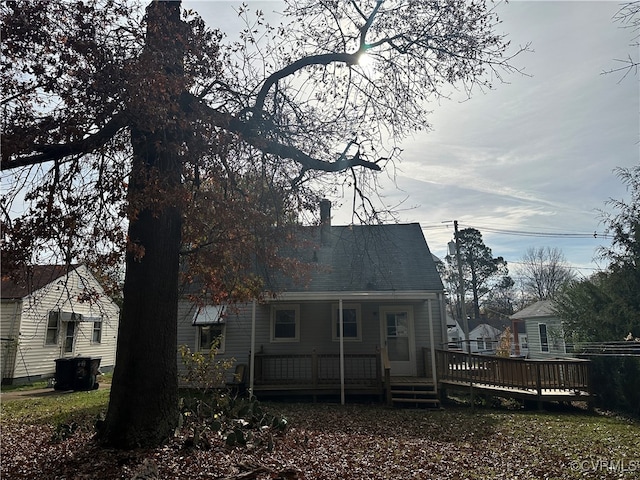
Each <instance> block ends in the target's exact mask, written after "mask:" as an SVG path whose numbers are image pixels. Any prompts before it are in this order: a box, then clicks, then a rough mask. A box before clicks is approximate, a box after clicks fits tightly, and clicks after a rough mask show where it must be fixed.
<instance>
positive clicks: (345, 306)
mask: <svg viewBox="0 0 640 480" xmlns="http://www.w3.org/2000/svg"><path fill="white" fill-rule="evenodd" d="M340 304H342V310H341V309H340ZM345 310H355V311H356V331H357V335H356V336H355V337H344V311H345ZM338 312H341V313H342V329H343V330H342V331H339V332H338V334H336V323H338V322H339V320H340V318H339V314H338ZM340 337H343V338H342V340H344V341H345V342H361V341H362V308H361V307H360V304H359V303H342V300H340V303H332V304H331V340H332V341H334V342H339V341H340Z"/></svg>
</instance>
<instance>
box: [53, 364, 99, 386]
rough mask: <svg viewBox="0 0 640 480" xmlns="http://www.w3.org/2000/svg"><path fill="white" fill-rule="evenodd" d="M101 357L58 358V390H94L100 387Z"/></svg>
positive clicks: (56, 384) (56, 377)
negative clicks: (98, 379) (99, 370)
mask: <svg viewBox="0 0 640 480" xmlns="http://www.w3.org/2000/svg"><path fill="white" fill-rule="evenodd" d="M100 360H102V359H101V358H91V357H74V358H58V359H56V376H55V379H56V383H55V386H54V388H55V389H56V390H94V389H96V388H98V381H97V378H98V369H99V368H100Z"/></svg>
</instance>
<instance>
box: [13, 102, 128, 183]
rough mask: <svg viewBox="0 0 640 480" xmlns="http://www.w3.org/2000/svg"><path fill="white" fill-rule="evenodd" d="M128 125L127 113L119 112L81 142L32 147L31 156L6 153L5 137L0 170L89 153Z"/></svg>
mask: <svg viewBox="0 0 640 480" xmlns="http://www.w3.org/2000/svg"><path fill="white" fill-rule="evenodd" d="M127 124H128V118H127V113H126V111H125V112H121V113H118V114H117V115H115V116H114V117H112V118H111V120H109V121H108V122H107V124H106V125H105V126H104V127H102V128H101V129H100V130H99V131H97V132H96V133H94V134H93V135H89V136H88V137H85V138H83V139H81V140H76V141H74V142H69V143H63V144H54V145H34V146H33V151H34V152H38V153H35V154H33V155H28V156H25V157H22V156H13V158H12V155H11V153H10V152H9V153H8V152H7V151H8V150H9V149H8V148H6V143H7V142H8V140H7V137H5V136H3V138H2V164H1V165H0V170H2V171H4V170H11V169H14V168H19V167H26V166H29V165H37V164H40V163H45V162H50V161H54V160H62V159H63V158H65V157H69V156H71V155H78V154H86V153H90V152H92V151H94V150H96V149H97V148H99V147H101V146H102V145H104V144H105V143H107V142H108V141H109V140H110V139H111V138H113V137H114V136H115V134H116V133H118V131H119V130H121V129H122V128H124V127H126V126H127Z"/></svg>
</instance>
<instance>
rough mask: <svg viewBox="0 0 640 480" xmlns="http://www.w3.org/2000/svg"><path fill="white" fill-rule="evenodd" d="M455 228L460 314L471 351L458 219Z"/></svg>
mask: <svg viewBox="0 0 640 480" xmlns="http://www.w3.org/2000/svg"><path fill="white" fill-rule="evenodd" d="M453 230H454V232H455V239H456V263H457V264H458V277H459V279H460V315H461V316H462V323H463V327H462V328H463V329H464V338H465V341H466V344H467V353H471V339H470V338H469V319H468V318H467V313H466V308H465V305H464V278H463V277H462V260H461V258H460V234H459V232H458V221H457V220H454V221H453Z"/></svg>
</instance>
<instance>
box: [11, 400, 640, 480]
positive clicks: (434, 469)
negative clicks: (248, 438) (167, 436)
mask: <svg viewBox="0 0 640 480" xmlns="http://www.w3.org/2000/svg"><path fill="white" fill-rule="evenodd" d="M26 401H28V400H20V402H26ZM10 403H12V402H10ZM268 408H269V409H270V410H271V411H273V412H274V413H278V414H281V415H283V416H285V417H286V418H287V419H288V424H289V427H288V429H287V431H286V432H285V433H283V434H280V435H276V436H274V438H273V441H272V442H269V443H268V444H267V443H264V442H262V443H260V444H258V443H256V444H252V443H251V442H249V444H248V445H247V446H242V447H233V448H230V447H228V446H226V445H225V443H224V439H223V438H219V437H217V436H216V435H215V434H212V435H210V437H209V438H208V441H207V442H206V448H195V447H193V446H189V445H190V442H189V435H190V434H189V432H182V433H180V434H178V435H177V436H176V437H175V438H174V439H172V440H171V441H170V442H169V443H168V444H166V445H164V446H163V447H159V448H156V449H145V450H136V451H128V452H126V451H118V450H108V449H102V448H100V447H98V446H97V445H96V443H95V441H94V438H93V429H92V428H91V426H90V422H89V421H88V419H85V420H78V422H77V423H75V422H74V423H73V427H72V428H67V427H68V426H67V425H66V424H64V425H62V426H63V427H65V428H61V424H58V425H57V426H53V425H52V424H51V423H47V422H37V421H36V422H34V421H33V420H26V421H17V422H16V421H12V422H7V421H6V420H7V418H5V417H6V416H5V415H4V413H5V412H4V405H3V420H2V443H1V451H0V453H1V455H2V456H1V470H0V476H1V477H2V478H8V479H9V478H11V479H27V478H29V479H31V478H39V479H70V480H71V479H134V478H135V479H142V478H144V479H153V478H158V479H211V478H213V479H278V478H280V479H296V478H297V479H392V478H402V479H411V478H415V479H427V478H428V479H493V478H495V479H541V478H543V479H545V478H548V479H567V478H569V479H571V478H576V479H578V478H603V479H607V478H612V479H613V478H616V479H617V478H629V479H632V478H639V477H640V453H638V452H639V450H638V445H640V425H639V424H638V423H637V422H634V421H630V420H624V419H620V418H615V417H607V416H602V415H588V414H586V413H584V412H576V411H575V410H571V411H555V412H526V411H505V410H489V409H476V410H471V409H468V408H457V407H456V408H451V409H445V410H441V411H429V410H409V409H390V408H384V407H381V406H375V405H353V404H351V405H347V406H340V405H334V404H304V403H300V404H278V403H273V404H269V405H268Z"/></svg>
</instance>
